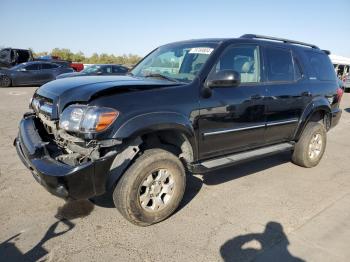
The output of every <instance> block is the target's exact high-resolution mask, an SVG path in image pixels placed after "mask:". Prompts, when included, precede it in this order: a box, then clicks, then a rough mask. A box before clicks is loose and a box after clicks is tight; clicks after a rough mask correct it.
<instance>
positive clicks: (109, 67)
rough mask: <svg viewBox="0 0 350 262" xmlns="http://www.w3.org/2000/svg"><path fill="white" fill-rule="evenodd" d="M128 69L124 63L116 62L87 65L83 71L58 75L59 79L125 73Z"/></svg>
mask: <svg viewBox="0 0 350 262" xmlns="http://www.w3.org/2000/svg"><path fill="white" fill-rule="evenodd" d="M128 71H129V69H128V68H127V67H125V66H122V65H114V64H100V65H91V66H88V67H86V68H85V69H84V70H82V71H81V72H74V73H67V74H62V75H60V76H58V77H57V79H60V78H66V77H76V76H97V75H124V74H126V73H127V72H128Z"/></svg>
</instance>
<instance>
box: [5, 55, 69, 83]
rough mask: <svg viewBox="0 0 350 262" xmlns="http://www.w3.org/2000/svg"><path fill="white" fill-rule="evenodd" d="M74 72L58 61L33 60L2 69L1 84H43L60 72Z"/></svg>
mask: <svg viewBox="0 0 350 262" xmlns="http://www.w3.org/2000/svg"><path fill="white" fill-rule="evenodd" d="M69 72H73V69H72V68H69V67H66V66H64V65H59V64H56V63H49V62H43V61H33V62H27V63H22V64H19V65H16V66H14V67H11V68H9V69H1V70H0V86H1V87H9V86H20V85H42V84H45V83H47V82H50V81H52V80H54V79H56V77H57V76H58V75H60V74H63V73H69Z"/></svg>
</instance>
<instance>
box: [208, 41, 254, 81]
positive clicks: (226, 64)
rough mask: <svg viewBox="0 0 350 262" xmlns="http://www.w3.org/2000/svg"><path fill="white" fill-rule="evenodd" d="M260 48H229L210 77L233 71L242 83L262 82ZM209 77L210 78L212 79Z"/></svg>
mask: <svg viewBox="0 0 350 262" xmlns="http://www.w3.org/2000/svg"><path fill="white" fill-rule="evenodd" d="M259 61H260V59H259V48H258V47H257V46H252V45H242V46H232V47H228V48H227V49H226V50H225V51H224V53H223V54H222V55H221V57H220V59H219V61H218V62H217V63H216V65H215V66H214V68H213V69H212V71H211V73H210V75H212V74H214V73H217V72H219V71H221V70H233V71H236V72H237V73H238V74H240V76H241V83H257V82H260V63H259ZM210 75H209V78H210V77H211V76H210Z"/></svg>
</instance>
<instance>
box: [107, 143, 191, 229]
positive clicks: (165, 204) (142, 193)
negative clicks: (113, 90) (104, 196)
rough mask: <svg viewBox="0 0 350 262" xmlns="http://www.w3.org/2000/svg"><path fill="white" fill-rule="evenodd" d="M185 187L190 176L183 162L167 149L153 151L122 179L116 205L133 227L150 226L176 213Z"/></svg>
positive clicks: (115, 191)
mask: <svg viewBox="0 0 350 262" xmlns="http://www.w3.org/2000/svg"><path fill="white" fill-rule="evenodd" d="M185 187H186V173H185V169H184V166H183V164H182V163H181V161H180V160H179V158H178V157H177V156H175V155H174V154H172V153H170V152H168V151H166V150H163V149H150V150H146V151H145V152H144V153H143V154H142V155H141V156H140V157H139V158H138V159H136V161H135V162H134V163H133V164H132V165H131V166H130V167H129V168H128V170H127V171H126V172H125V174H124V175H123V176H122V177H121V179H120V180H119V182H118V184H117V186H116V187H115V189H114V192H113V201H114V204H115V206H116V208H117V209H118V210H119V212H120V213H121V214H122V215H123V216H124V217H125V218H126V219H127V220H129V221H130V222H131V223H134V224H136V225H139V226H148V225H151V224H154V223H157V222H160V221H162V220H164V219H165V218H167V217H168V216H170V215H171V214H172V213H173V212H174V211H175V210H176V208H177V207H178V206H179V204H180V202H181V200H182V197H183V195H184V192H185Z"/></svg>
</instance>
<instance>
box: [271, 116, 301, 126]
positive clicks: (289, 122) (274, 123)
mask: <svg viewBox="0 0 350 262" xmlns="http://www.w3.org/2000/svg"><path fill="white" fill-rule="evenodd" d="M298 121H299V119H298V118H293V119H290V120H284V121H272V122H269V123H267V124H266V126H267V127H269V126H278V125H285V124H291V123H296V122H298Z"/></svg>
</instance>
